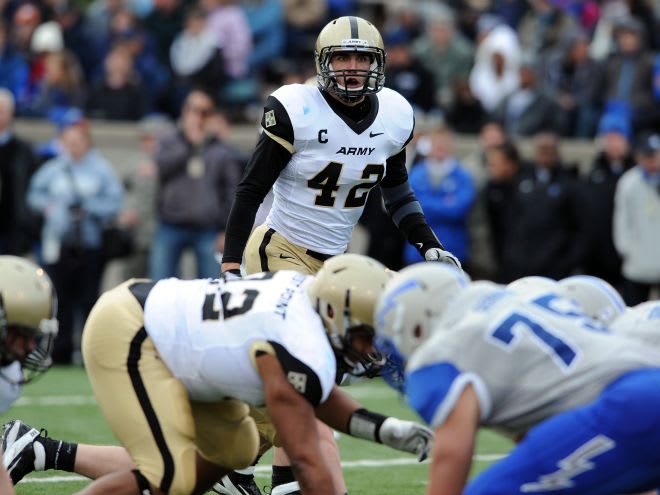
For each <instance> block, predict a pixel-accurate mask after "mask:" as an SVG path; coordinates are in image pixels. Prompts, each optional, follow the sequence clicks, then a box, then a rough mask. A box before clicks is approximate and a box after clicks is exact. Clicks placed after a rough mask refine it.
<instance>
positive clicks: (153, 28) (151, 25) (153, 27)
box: [143, 0, 184, 65]
mask: <svg viewBox="0 0 660 495" xmlns="http://www.w3.org/2000/svg"><path fill="white" fill-rule="evenodd" d="M153 4H154V8H153V10H152V11H151V12H150V13H149V15H148V16H147V17H145V18H144V20H143V23H144V27H145V28H146V29H147V31H148V32H149V34H150V35H151V36H152V37H153V39H154V41H155V43H156V54H157V55H158V59H159V60H160V62H161V63H163V64H166V65H167V64H168V63H169V59H170V47H171V46H172V43H173V42H174V38H176V35H177V34H179V32H181V29H182V28H183V14H184V7H183V4H182V1H181V0H153Z"/></svg>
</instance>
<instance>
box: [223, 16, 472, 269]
mask: <svg viewBox="0 0 660 495" xmlns="http://www.w3.org/2000/svg"><path fill="white" fill-rule="evenodd" d="M315 61H316V74H317V85H316V86H312V85H309V84H291V85H285V86H282V87H281V88H279V89H278V90H276V91H275V92H274V93H272V94H271V95H270V96H269V97H268V99H267V101H266V104H265V108H264V113H263V117H262V120H261V126H262V130H263V132H262V134H261V136H260V138H259V141H258V143H257V145H256V149H255V151H254V153H253V155H252V157H251V159H250V162H249V164H248V166H247V170H246V172H245V175H244V177H243V179H242V181H241V183H240V185H239V187H238V190H237V192H236V197H235V200H234V205H233V207H232V209H231V213H230V215H229V219H228V224H227V230H226V241H225V251H224V256H223V263H222V271H228V270H235V271H236V272H238V270H239V269H240V264H241V261H242V260H243V258H245V264H246V269H247V272H248V273H256V272H262V271H273V270H278V269H282V268H286V269H293V270H297V271H303V272H306V273H314V272H316V271H318V269H319V268H320V267H321V264H322V263H323V261H324V260H325V259H327V258H329V257H330V256H333V255H337V254H340V253H343V252H345V251H346V248H347V246H348V242H349V240H350V238H351V233H352V231H353V228H354V227H355V224H356V223H357V221H358V219H359V217H360V215H361V213H362V210H363V209H364V205H365V203H366V201H367V195H368V194H369V191H370V190H371V189H372V188H373V187H375V186H380V188H381V190H382V193H383V197H384V199H385V203H386V206H387V209H388V211H389V214H390V215H391V217H392V220H393V221H394V223H395V224H396V225H397V226H398V227H399V229H400V230H401V232H402V233H403V234H404V235H405V236H406V238H407V239H408V241H409V242H411V243H412V244H413V245H414V246H415V247H416V248H417V249H418V250H419V252H420V253H421V255H422V256H423V257H425V259H427V260H440V261H447V262H450V263H453V264H456V265H457V266H459V262H458V260H457V259H456V257H455V256H453V255H452V254H451V253H449V252H447V251H445V250H444V249H443V247H442V244H440V242H439V241H438V239H437V238H436V236H435V234H434V233H433V231H432V230H431V229H430V228H429V226H428V225H427V223H426V220H425V218H424V214H423V212H422V209H421V207H420V205H419V203H418V202H417V199H416V198H415V194H414V193H413V191H412V189H411V188H410V185H409V183H408V175H407V171H406V167H405V161H406V160H405V153H406V152H405V148H406V145H407V144H408V142H409V141H410V139H411V138H412V135H413V127H414V117H413V110H412V107H411V106H410V104H409V103H408V102H407V101H406V100H405V98H403V97H402V96H401V95H400V94H398V93H396V92H395V91H392V90H390V89H388V88H385V87H383V84H384V82H385V50H384V47H383V40H382V38H381V35H380V33H379V32H378V29H376V27H375V26H374V25H373V24H371V23H370V22H368V21H366V20H364V19H362V18H360V17H354V16H346V17H340V18H338V19H335V20H333V21H331V22H329V23H328V24H327V25H326V26H325V27H324V28H323V29H322V30H321V32H320V34H319V36H318V39H317V41H316V46H315ZM271 188H272V189H273V193H274V200H273V205H272V207H271V209H270V213H269V214H268V217H267V218H266V221H265V223H264V224H263V225H261V226H259V227H257V228H256V229H255V231H254V232H253V233H252V235H250V232H251V231H252V227H253V224H254V219H255V215H256V213H257V210H258V208H259V205H260V204H261V202H262V201H263V199H264V197H265V196H266V194H267V193H268V191H270V190H271Z"/></svg>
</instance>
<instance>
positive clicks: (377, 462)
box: [21, 454, 506, 483]
mask: <svg viewBox="0 0 660 495" xmlns="http://www.w3.org/2000/svg"><path fill="white" fill-rule="evenodd" d="M505 455H506V454H476V455H474V457H473V459H474V460H475V461H496V460H498V459H501V458H503V457H504V456H505ZM427 462H428V461H425V462H424V463H422V464H426V463H427ZM415 464H419V462H417V460H416V459H410V458H408V457H405V458H403V457H402V458H399V459H360V460H358V461H342V463H341V467H342V468H344V469H355V468H383V467H388V466H408V465H415ZM271 469H272V466H257V467H256V469H255V475H257V476H258V477H260V478H261V477H266V476H270V472H271ZM63 481H87V478H85V477H84V476H78V475H77V474H72V475H69V476H47V477H41V478H25V479H23V481H21V483H60V482H63Z"/></svg>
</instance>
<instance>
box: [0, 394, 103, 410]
mask: <svg viewBox="0 0 660 495" xmlns="http://www.w3.org/2000/svg"><path fill="white" fill-rule="evenodd" d="M95 404H96V399H95V398H94V396H93V395H42V396H39V397H21V398H19V399H18V400H17V401H16V402H14V404H12V406H13V407H25V406H90V405H95Z"/></svg>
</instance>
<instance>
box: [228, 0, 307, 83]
mask: <svg viewBox="0 0 660 495" xmlns="http://www.w3.org/2000/svg"><path fill="white" fill-rule="evenodd" d="M241 8H242V9H243V10H244V11H245V15H246V16H247V20H248V24H249V25H250V31H251V33H252V45H253V48H252V51H251V52H250V55H249V57H248V65H249V67H250V71H251V72H252V73H253V74H256V75H258V74H260V73H261V71H262V70H263V69H264V68H267V67H269V66H272V65H274V64H277V61H278V59H279V58H280V57H282V56H283V55H284V45H285V42H286V32H285V25H284V8H283V6H282V3H281V2H280V1H279V0H250V1H244V2H241ZM307 60H310V59H307ZM270 68H271V69H276V68H273V67H270ZM278 86H279V84H278Z"/></svg>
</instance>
